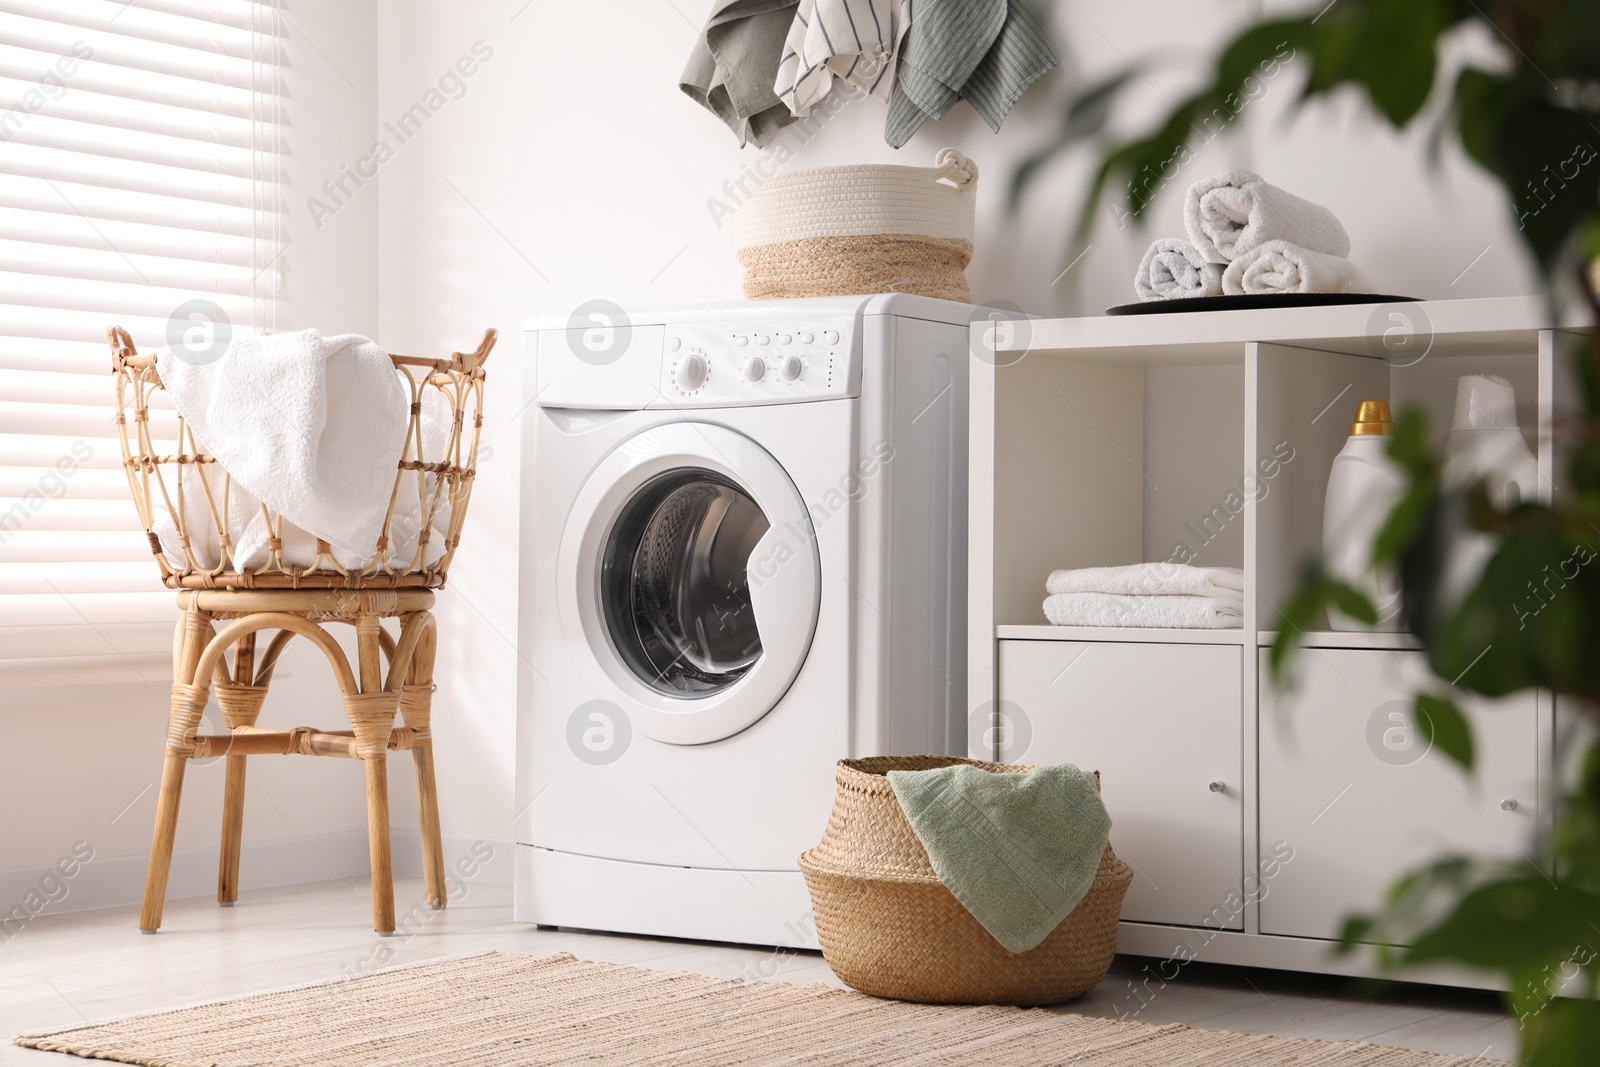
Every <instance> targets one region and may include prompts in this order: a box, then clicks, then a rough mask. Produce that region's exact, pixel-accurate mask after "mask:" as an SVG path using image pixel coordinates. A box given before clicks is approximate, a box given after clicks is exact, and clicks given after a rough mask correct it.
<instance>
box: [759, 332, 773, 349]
mask: <svg viewBox="0 0 1600 1067" xmlns="http://www.w3.org/2000/svg"><path fill="white" fill-rule="evenodd" d="M771 343H772V338H771V337H768V336H767V335H766V334H764V333H758V334H756V344H758V345H763V346H765V345H770V344H771Z"/></svg>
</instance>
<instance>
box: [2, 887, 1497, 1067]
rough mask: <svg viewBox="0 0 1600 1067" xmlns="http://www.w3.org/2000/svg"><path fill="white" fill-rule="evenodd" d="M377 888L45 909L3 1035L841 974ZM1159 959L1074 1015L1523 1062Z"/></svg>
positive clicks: (1391, 1005) (1401, 994) (1492, 1027)
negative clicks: (242, 1012) (435, 994)
mask: <svg viewBox="0 0 1600 1067" xmlns="http://www.w3.org/2000/svg"><path fill="white" fill-rule="evenodd" d="M398 898H399V914H400V915H401V916H402V917H404V916H405V915H406V914H407V913H408V911H409V910H410V909H411V907H412V906H413V905H414V904H417V903H418V902H420V901H421V899H422V885H421V883H420V882H419V881H402V882H401V883H400V884H399V886H398ZM370 899H371V898H370V896H369V893H368V889H367V886H366V885H364V884H362V883H359V882H325V883H321V884H317V885H308V886H296V887H291V888H287V889H269V890H260V891H257V892H249V891H246V892H245V893H243V894H242V896H241V899H240V902H239V904H238V906H237V907H234V908H219V907H217V905H216V903H215V902H214V901H210V900H204V899H197V900H181V901H173V902H171V903H169V904H168V905H167V911H166V917H165V920H164V923H163V929H162V932H161V933H160V934H159V935H156V936H144V935H141V934H140V933H139V931H138V909H137V908H133V907H123V908H108V909H104V910H101V911H90V912H76V913H71V914H66V915H60V916H52V915H49V914H48V913H46V914H42V915H40V916H39V917H38V918H36V919H34V920H33V921H32V922H31V923H30V924H29V925H28V926H27V927H25V928H24V929H23V930H22V931H21V932H20V933H19V934H18V935H17V936H16V937H15V938H14V939H13V940H12V941H10V942H9V943H6V944H0V1035H4V1036H5V1037H9V1035H11V1034H13V1033H16V1032H17V1031H20V1030H33V1029H43V1028H47V1027H51V1026H66V1025H71V1024H72V1023H75V1022H79V1021H83V1020H88V1019H95V1018H101V1017H105V1016H109V1015H117V1014H122V1013H125V1012H130V1011H143V1010H148V1009H154V1008H165V1007H176V1006H178V1005H181V1004H184V1003H187V1002H193V1001H199V1000H209V999H213V998H216V997H222V996H229V995H232V994H237V993H246V992H250V991H253V990H260V989H271V988H276V987H280V986H284V985H292V984H296V983H300V982H306V981H312V980H316V979H320V978H331V977H337V976H340V975H348V974H358V973H362V972H364V971H367V970H372V969H375V968H376V967H378V966H382V965H384V964H386V963H388V964H393V963H404V962H409V961H413V960H421V959H428V958H431V957H437V956H447V955H458V954H461V953H470V952H482V951H487V950H490V949H496V950H499V951H503V952H525V953H537V954H545V953H551V952H571V953H573V954H574V955H576V956H579V957H581V958H585V959H593V960H609V961H612V962H616V963H628V964H634V965H637V966H641V967H651V968H655V969H659V970H683V971H697V972H699V973H701V974H707V975H713V976H716V977H725V978H732V977H744V978H749V979H773V978H776V979H781V980H783V981H789V982H826V983H828V984H830V985H839V984H840V983H839V981H838V979H836V978H835V977H834V975H833V972H832V971H831V970H829V968H828V965H827V964H826V963H824V962H823V960H822V957H821V956H820V955H819V954H817V953H794V952H789V951H782V950H780V951H773V950H760V949H751V948H739V947H732V946H727V945H707V944H703V943H698V942H686V941H661V940H655V939H652V938H642V937H616V936H608V935H602V934H592V933H581V932H578V931H571V930H536V929H532V928H530V927H527V926H523V925H520V924H518V923H514V922H512V921H511V891H510V889H509V888H508V887H505V886H489V885H477V884H473V885H469V886H468V887H467V891H466V895H465V896H464V897H463V898H462V899H460V900H457V901H454V902H452V903H451V905H450V907H449V908H448V909H446V910H443V911H439V912H431V911H427V910H426V909H425V908H421V907H419V908H418V910H417V911H416V912H414V913H413V914H415V915H417V916H418V925H415V926H414V932H413V933H411V934H410V935H409V936H407V935H401V936H398V937H394V938H380V937H378V936H376V935H375V934H373V933H372V931H371V930H370V929H368V928H367V922H368V919H369V915H370V911H369V908H370ZM402 925H404V919H403V918H402ZM1148 962H1149V961H1146V960H1140V959H1134V958H1129V957H1119V958H1118V960H1117V962H1116V965H1115V966H1114V967H1113V968H1112V972H1111V974H1110V975H1108V976H1107V978H1106V980H1105V981H1104V982H1103V983H1101V985H1100V987H1099V988H1098V989H1096V990H1095V991H1094V992H1092V993H1090V994H1089V995H1088V996H1087V997H1084V998H1082V999H1080V1000H1078V1001H1075V1002H1073V1003H1072V1004H1070V1005H1067V1006H1065V1007H1063V1008H1062V1009H1060V1010H1062V1011H1070V1012H1078V1013H1082V1014H1087V1015H1104V1016H1115V1015H1119V1014H1126V1013H1131V1012H1132V1011H1133V1010H1134V1009H1135V1008H1136V1007H1138V1005H1139V1004H1140V1003H1143V1004H1144V1007H1143V1008H1142V1009H1141V1010H1139V1011H1138V1014H1137V1015H1136V1017H1137V1018H1138V1019H1140V1020H1143V1021H1146V1022H1153V1023H1170V1022H1182V1023H1187V1024H1189V1025H1192V1026H1199V1027H1204V1028H1206V1029H1215V1030H1241V1031H1246V1032H1249V1033H1265V1034H1278V1035H1283V1036H1302V1037H1310V1038H1354V1039H1361V1040H1366V1041H1371V1042H1375V1043H1378V1044H1387V1045H1401V1046H1405V1047H1408V1048H1416V1049H1427V1050H1432V1051H1437V1052H1452V1053H1458V1054H1463V1055H1467V1056H1481V1057H1482V1058H1484V1059H1513V1058H1514V1057H1515V1053H1516V1026H1515V1024H1514V1022H1513V1021H1512V1020H1510V1019H1509V1018H1507V1017H1506V1016H1505V1014H1504V1013H1503V1012H1501V1011H1500V1009H1499V1006H1498V1000H1497V998H1495V997H1493V996H1490V995H1488V994H1482V993H1470V992H1464V991H1458V990H1443V989H1436V988H1425V987H1417V986H1404V987H1397V988H1395V989H1394V990H1392V991H1391V992H1390V993H1389V994H1388V995H1386V996H1385V997H1384V998H1383V999H1381V1000H1376V1001H1374V1000H1369V999H1364V998H1362V997H1361V996H1359V995H1357V993H1356V992H1355V991H1354V989H1353V988H1352V987H1351V986H1350V985H1348V984H1346V983H1343V982H1339V981H1334V980H1329V979H1321V978H1312V977H1308V976H1303V975H1297V974H1289V973H1284V972H1278V971H1261V970H1245V969H1239V968H1227V967H1208V966H1206V965H1204V964H1192V965H1190V966H1189V967H1186V968H1185V969H1184V971H1183V973H1182V974H1181V975H1180V977H1178V978H1177V979H1176V980H1175V981H1173V982H1170V983H1168V984H1167V985H1166V986H1165V987H1163V988H1159V990H1158V991H1157V992H1155V993H1154V994H1153V995H1152V994H1150V993H1148V992H1146V993H1145V994H1144V999H1143V1001H1141V1000H1140V999H1139V998H1138V997H1136V996H1135V994H1134V992H1133V991H1132V987H1131V986H1130V984H1129V983H1130V982H1133V981H1137V980H1139V979H1140V978H1142V976H1143V975H1142V968H1143V967H1144V966H1145V965H1146V964H1147V963H1148ZM1155 987H1156V983H1150V986H1149V988H1155ZM51 1062H56V1063H62V1064H65V1063H68V1062H70V1061H68V1060H66V1059H64V1058H62V1057H61V1056H60V1055H59V1054H55V1053H43V1052H32V1051H28V1050H24V1049H20V1048H17V1047H16V1046H14V1045H11V1044H9V1043H7V1044H4V1045H0V1064H10V1063H29V1064H36V1065H43V1064H48V1063H51Z"/></svg>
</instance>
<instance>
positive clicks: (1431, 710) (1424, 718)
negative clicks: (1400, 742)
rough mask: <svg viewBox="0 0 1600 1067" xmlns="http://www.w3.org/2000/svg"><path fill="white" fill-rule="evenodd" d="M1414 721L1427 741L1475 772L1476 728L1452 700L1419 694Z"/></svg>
mask: <svg viewBox="0 0 1600 1067" xmlns="http://www.w3.org/2000/svg"><path fill="white" fill-rule="evenodd" d="M1412 718H1413V719H1414V720H1415V721H1416V725H1417V731H1418V732H1419V733H1420V734H1421V736H1422V739H1423V740H1424V741H1426V742H1428V743H1430V744H1431V745H1433V746H1434V747H1435V748H1437V749H1439V750H1440V751H1441V752H1443V753H1444V754H1445V755H1446V756H1449V757H1450V758H1451V759H1453V760H1455V761H1456V762H1457V763H1459V764H1461V766H1462V767H1464V768H1466V769H1467V770H1469V771H1470V770H1471V769H1472V761H1473V746H1472V727H1471V725H1469V724H1468V722H1467V719H1466V716H1465V715H1462V714H1461V709H1460V708H1458V707H1456V706H1455V703H1454V702H1453V701H1452V700H1450V699H1449V698H1448V697H1442V696H1436V695H1434V694H1432V693H1418V694H1417V702H1416V707H1415V708H1414V710H1413V713H1412Z"/></svg>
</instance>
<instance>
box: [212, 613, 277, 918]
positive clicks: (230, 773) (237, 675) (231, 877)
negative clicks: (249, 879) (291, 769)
mask: <svg viewBox="0 0 1600 1067" xmlns="http://www.w3.org/2000/svg"><path fill="white" fill-rule="evenodd" d="M233 647H234V652H233V684H232V685H219V686H218V687H217V703H218V704H219V705H221V707H222V724H223V725H224V726H226V727H227V728H228V731H229V732H230V733H231V732H232V731H234V730H236V729H238V728H239V727H241V726H254V725H255V724H256V719H258V718H259V717H260V715H261V704H262V701H263V700H265V699H266V689H265V688H264V687H257V686H254V685H251V684H250V682H251V680H252V678H253V677H254V675H255V656H256V635H255V634H253V633H251V634H246V635H245V636H244V637H241V638H240V639H239V640H238V641H236V642H235V643H234V646H233ZM245 758H246V757H244V756H242V755H234V754H233V753H231V752H230V753H229V754H228V758H227V777H226V779H225V780H224V784H223V789H222V850H221V854H220V857H219V859H218V861H217V903H218V904H221V905H222V906H224V907H231V906H232V905H233V904H234V903H235V902H236V901H238V899H239V851H240V847H241V845H242V842H243V839H244V786H245V773H244V771H245Z"/></svg>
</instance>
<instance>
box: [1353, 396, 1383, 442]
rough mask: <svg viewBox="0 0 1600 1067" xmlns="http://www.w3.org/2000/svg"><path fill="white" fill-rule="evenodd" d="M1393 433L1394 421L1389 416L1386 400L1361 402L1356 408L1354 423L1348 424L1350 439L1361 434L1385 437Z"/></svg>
mask: <svg viewBox="0 0 1600 1067" xmlns="http://www.w3.org/2000/svg"><path fill="white" fill-rule="evenodd" d="M1393 433H1394V419H1393V418H1392V417H1391V416H1390V415H1389V402H1388V401H1387V400H1363V401H1362V402H1361V406H1360V407H1358V408H1356V421H1355V422H1352V423H1351V424H1350V436H1351V437H1359V436H1361V435H1363V434H1380V435H1383V436H1386V437H1387V436H1389V435H1390V434H1393Z"/></svg>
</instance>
